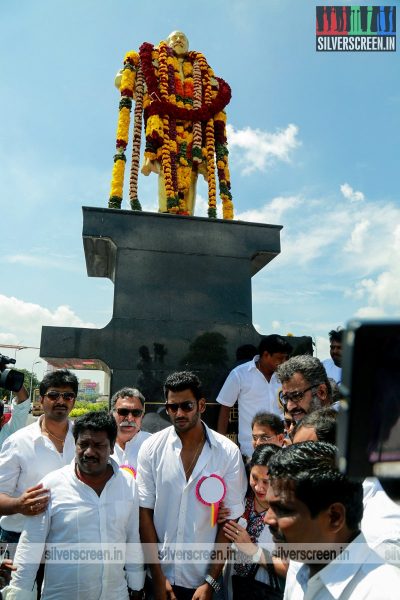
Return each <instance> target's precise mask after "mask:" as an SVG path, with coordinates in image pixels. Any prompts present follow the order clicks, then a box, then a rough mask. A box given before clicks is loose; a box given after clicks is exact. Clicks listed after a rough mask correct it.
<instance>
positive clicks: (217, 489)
mask: <svg viewBox="0 0 400 600" xmlns="http://www.w3.org/2000/svg"><path fill="white" fill-rule="evenodd" d="M225 494H226V485H225V481H224V480H223V479H222V477H220V476H219V475H216V474H215V473H213V474H212V475H207V476H204V477H201V479H199V481H198V482H197V485H196V497H197V499H198V500H200V502H202V503H203V504H205V505H206V506H211V527H214V526H215V525H216V523H217V519H218V511H219V505H220V503H221V502H222V500H223V499H224V498H225Z"/></svg>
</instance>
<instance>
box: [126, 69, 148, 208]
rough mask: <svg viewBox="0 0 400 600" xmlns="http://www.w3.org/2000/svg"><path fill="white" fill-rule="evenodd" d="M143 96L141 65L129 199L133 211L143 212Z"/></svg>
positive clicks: (137, 81)
mask: <svg viewBox="0 0 400 600" xmlns="http://www.w3.org/2000/svg"><path fill="white" fill-rule="evenodd" d="M143 94H144V78H143V73H142V69H141V67H140V64H139V65H138V68H137V74H136V103H135V118H134V127H133V139H132V160H131V175H130V186H129V198H130V204H131V208H132V210H142V206H141V204H140V202H139V198H138V191H137V181H138V174H139V160H140V142H141V137H142V115H143Z"/></svg>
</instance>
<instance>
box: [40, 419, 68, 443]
mask: <svg viewBox="0 0 400 600" xmlns="http://www.w3.org/2000/svg"><path fill="white" fill-rule="evenodd" d="M40 428H41V430H42V431H45V432H46V433H47V434H48V435H49V436H50V435H51V437H53V438H54V439H55V440H57V442H61V443H62V444H65V438H66V437H67V432H65V435H64V437H63V438H59V437H57V436H56V435H55V434H54V433H52V432H51V431H49V430H48V429H47V427H46V425H45V424H44V421H42V422H41V425H40Z"/></svg>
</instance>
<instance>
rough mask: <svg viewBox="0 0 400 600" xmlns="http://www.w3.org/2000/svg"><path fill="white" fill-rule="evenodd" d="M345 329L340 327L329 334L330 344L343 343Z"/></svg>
mask: <svg viewBox="0 0 400 600" xmlns="http://www.w3.org/2000/svg"><path fill="white" fill-rule="evenodd" d="M343 331H344V329H343V327H338V328H337V329H332V330H331V331H330V332H329V334H328V335H329V341H330V342H338V343H339V344H341V343H342V338H343Z"/></svg>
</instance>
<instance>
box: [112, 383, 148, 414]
mask: <svg viewBox="0 0 400 600" xmlns="http://www.w3.org/2000/svg"><path fill="white" fill-rule="evenodd" d="M120 398H138V400H140V403H141V405H142V406H143V407H144V403H145V398H144V396H143V394H142V393H141V392H139V390H138V389H136V388H131V387H124V388H122V389H120V390H118V392H115V394H114V395H113V396H112V398H111V410H114V408H115V405H116V403H117V400H119V399H120Z"/></svg>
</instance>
